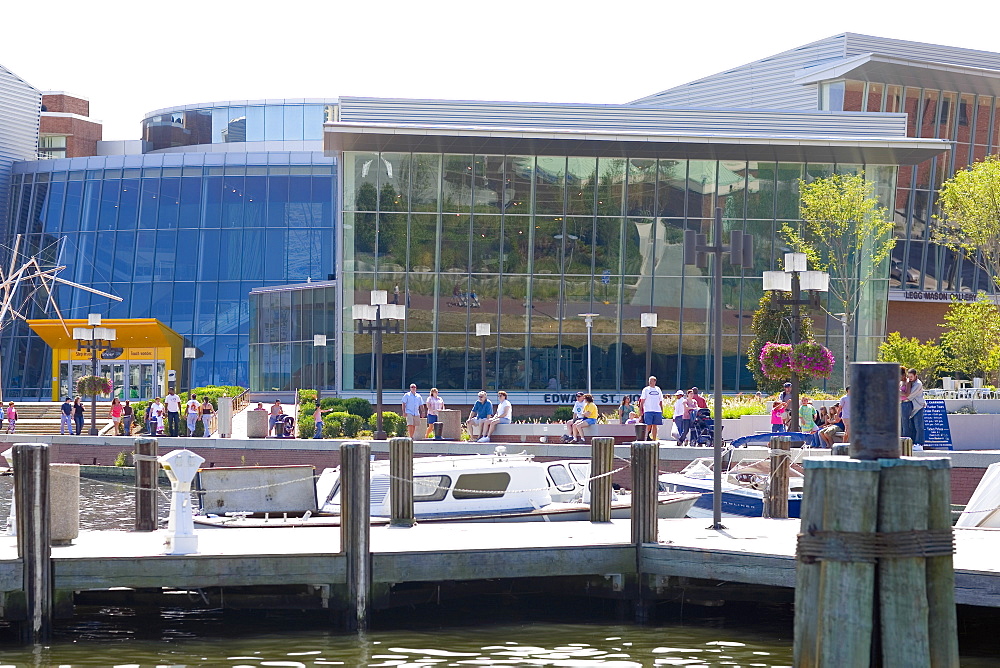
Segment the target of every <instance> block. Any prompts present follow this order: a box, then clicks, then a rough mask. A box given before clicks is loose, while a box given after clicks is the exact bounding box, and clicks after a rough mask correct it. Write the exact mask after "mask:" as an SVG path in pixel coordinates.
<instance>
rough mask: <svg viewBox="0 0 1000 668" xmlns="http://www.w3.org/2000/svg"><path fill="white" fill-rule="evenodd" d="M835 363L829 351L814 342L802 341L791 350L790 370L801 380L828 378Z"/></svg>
mask: <svg viewBox="0 0 1000 668" xmlns="http://www.w3.org/2000/svg"><path fill="white" fill-rule="evenodd" d="M835 361H836V360H835V359H834V357H833V353H832V352H830V349H829V348H827V347H826V346H822V345H820V344H818V343H816V342H815V341H803V342H802V343H800V344H798V345H797V346H795V347H794V348H793V349H792V369H793V370H794V371H795V373H797V374H798V375H799V376H802V377H803V378H829V377H830V373H831V372H832V371H833V365H834V363H835Z"/></svg>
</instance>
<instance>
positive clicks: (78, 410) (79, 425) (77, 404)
mask: <svg viewBox="0 0 1000 668" xmlns="http://www.w3.org/2000/svg"><path fill="white" fill-rule="evenodd" d="M73 422H75V423H76V435H77V436H79V435H80V434H82V433H83V402H82V401H80V397H76V398H75V399H73Z"/></svg>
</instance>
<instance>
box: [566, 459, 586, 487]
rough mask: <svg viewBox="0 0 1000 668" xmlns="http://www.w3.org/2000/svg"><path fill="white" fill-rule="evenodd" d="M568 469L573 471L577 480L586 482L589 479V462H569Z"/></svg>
mask: <svg viewBox="0 0 1000 668" xmlns="http://www.w3.org/2000/svg"><path fill="white" fill-rule="evenodd" d="M569 470H570V471H572V472H573V477H574V478H576V481H577V482H579V483H583V484H586V483H588V482H589V481H590V463H589V462H570V465H569Z"/></svg>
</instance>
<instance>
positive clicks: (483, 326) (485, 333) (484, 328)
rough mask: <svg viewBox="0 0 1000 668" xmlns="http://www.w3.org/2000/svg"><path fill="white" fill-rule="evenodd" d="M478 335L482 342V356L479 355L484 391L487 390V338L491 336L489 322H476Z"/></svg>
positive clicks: (480, 374)
mask: <svg viewBox="0 0 1000 668" xmlns="http://www.w3.org/2000/svg"><path fill="white" fill-rule="evenodd" d="M476 336H477V337H479V343H480V344H481V350H480V357H479V376H480V379H481V382H482V384H483V391H484V392H485V391H486V339H488V338H489V336H490V323H488V322H477V323H476Z"/></svg>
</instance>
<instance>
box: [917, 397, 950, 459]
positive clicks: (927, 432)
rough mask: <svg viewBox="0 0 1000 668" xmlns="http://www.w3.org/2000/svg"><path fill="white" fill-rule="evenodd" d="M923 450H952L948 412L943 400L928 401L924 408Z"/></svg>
mask: <svg viewBox="0 0 1000 668" xmlns="http://www.w3.org/2000/svg"><path fill="white" fill-rule="evenodd" d="M924 448H944V449H946V450H952V449H953V447H952V442H951V426H950V425H949V424H948V410H947V409H946V408H945V405H944V400H943V399H928V400H927V405H926V406H925V407H924Z"/></svg>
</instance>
